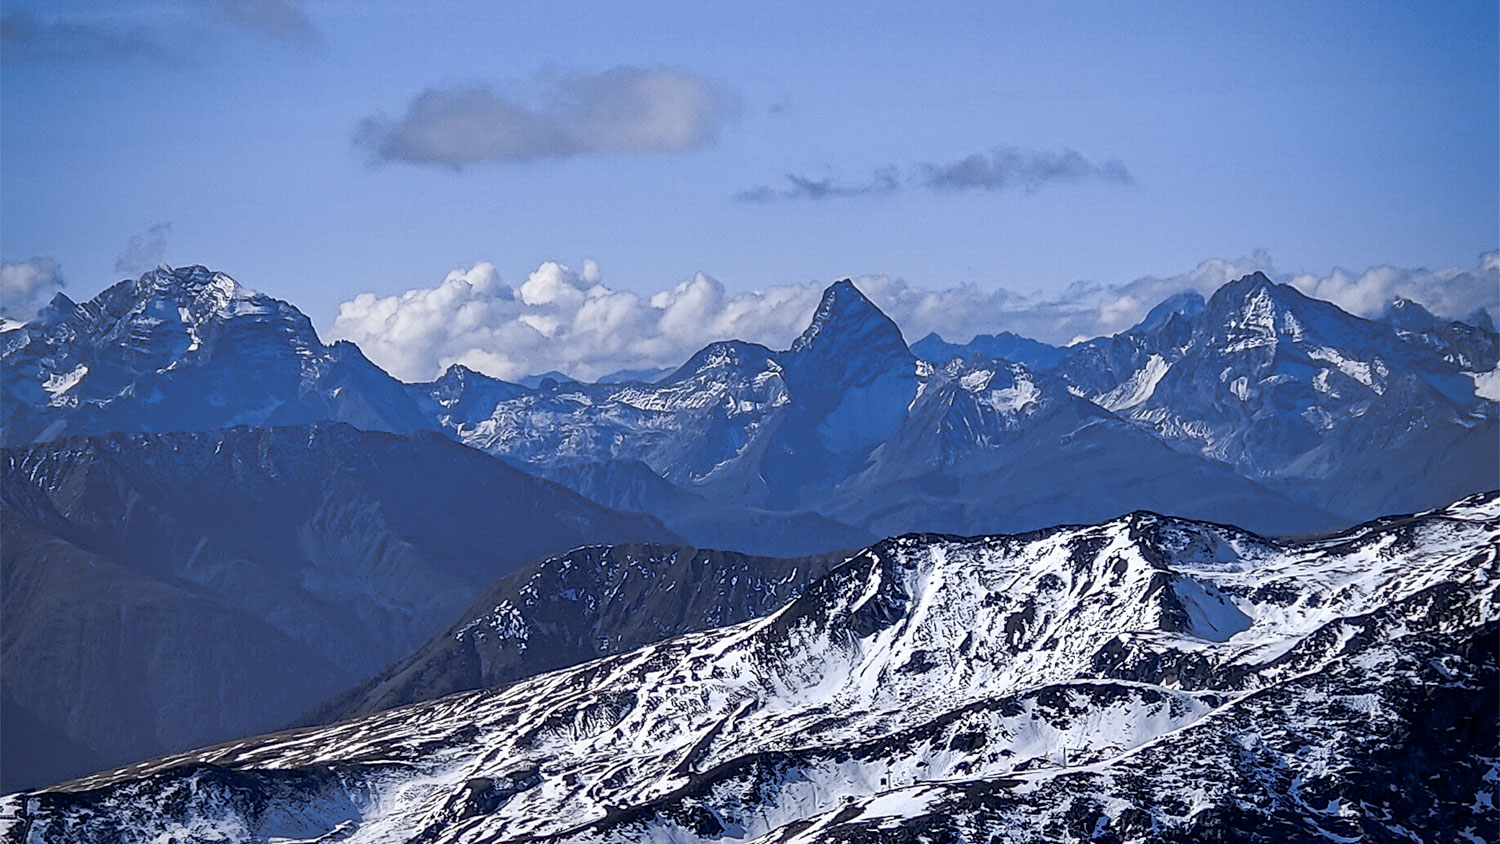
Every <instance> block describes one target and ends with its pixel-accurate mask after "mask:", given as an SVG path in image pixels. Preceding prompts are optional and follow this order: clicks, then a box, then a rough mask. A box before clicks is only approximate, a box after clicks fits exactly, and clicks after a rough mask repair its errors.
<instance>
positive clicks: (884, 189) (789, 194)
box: [734, 147, 1134, 202]
mask: <svg viewBox="0 0 1500 844" xmlns="http://www.w3.org/2000/svg"><path fill="white" fill-rule="evenodd" d="M786 179H787V181H788V182H789V184H788V185H786V186H784V187H780V188H777V187H772V186H770V185H761V186H759V187H755V188H751V189H750V190H745V191H741V192H739V193H737V194H735V195H734V198H735V199H737V200H739V201H741V202H781V201H786V200H797V199H811V200H818V199H839V198H848V197H864V196H884V195H888V194H892V193H896V192H897V191H900V190H903V189H905V188H908V187H914V188H922V189H925V190H930V191H935V192H946V193H952V192H960V191H1003V190H1021V191H1025V192H1027V193H1032V192H1034V191H1037V190H1040V189H1041V188H1043V187H1045V186H1047V185H1051V184H1063V183H1082V182H1099V183H1102V184H1116V185H1129V184H1132V183H1133V181H1134V180H1133V179H1132V178H1131V175H1130V170H1129V169H1127V168H1126V167H1125V164H1124V163H1123V162H1121V161H1118V160H1116V159H1106V160H1103V161H1099V162H1094V161H1090V160H1089V159H1087V158H1084V157H1083V156H1082V155H1080V154H1079V153H1078V152H1076V151H1074V150H1071V149H1064V150H1059V151H1051V152H1033V151H1027V150H1022V149H1017V148H1015V147H996V148H995V149H993V150H991V151H989V152H988V153H975V154H973V155H970V156H967V157H965V158H962V159H959V160H957V161H950V162H946V163H930V162H929V163H921V164H915V165H912V166H910V167H907V168H905V169H903V168H901V167H898V166H896V165H894V164H893V165H890V166H888V167H883V168H881V169H879V170H877V171H875V172H874V173H873V174H871V176H870V177H869V178H868V179H867V180H864V181H861V182H852V183H851V182H840V181H838V180H837V179H834V178H833V177H827V178H823V179H813V178H809V177H807V176H799V175H795V174H788V175H787V177H786Z"/></svg>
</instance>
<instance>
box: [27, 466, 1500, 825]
mask: <svg viewBox="0 0 1500 844" xmlns="http://www.w3.org/2000/svg"><path fill="white" fill-rule="evenodd" d="M1497 544H1500V496H1497V495H1495V494H1487V495H1482V496H1476V497H1473V498H1470V499H1467V500H1465V501H1462V502H1459V503H1457V504H1455V505H1453V506H1451V507H1448V508H1446V509H1444V510H1441V511H1436V512H1432V513H1427V514H1423V515H1421V516H1417V517H1403V518H1392V519H1387V520H1383V521H1380V522H1376V523H1372V524H1370V525H1366V526H1363V527H1360V528H1357V529H1355V530H1353V531H1350V532H1347V533H1345V534H1342V535H1339V536H1336V537H1332V538H1329V539H1324V540H1318V541H1313V542H1305V543H1298V544H1278V543H1273V542H1269V541H1266V540H1263V539H1260V538H1258V537H1256V536H1253V535H1250V534H1247V533H1243V532H1241V531H1238V530H1235V529H1233V528H1227V527H1220V526H1214V525H1208V524H1202V523H1193V522H1186V521H1180V520H1173V519H1166V518H1162V517H1159V516H1155V515H1151V514H1144V513H1138V514H1134V515H1131V516H1127V517H1124V518H1120V519H1116V520H1113V521H1110V522H1106V523H1103V524H1100V525H1095V526H1087V527H1062V528H1054V529H1049V530H1046V531H1041V532H1036V533H1032V534H1026V535H1018V536H994V537H984V538H977V539H957V538H950V537H941V536H907V537H902V538H899V539H892V540H887V541H885V542H882V543H879V544H877V545H875V546H873V547H871V548H869V549H867V550H865V551H863V552H861V553H859V554H857V555H855V556H853V557H851V558H850V559H849V560H848V561H847V562H846V563H845V564H843V565H842V566H839V567H838V568H836V569H834V570H833V571H831V572H830V573H829V574H828V575H827V576H825V577H823V578H822V579H820V580H818V581H816V582H814V583H813V584H812V585H811V586H809V587H808V588H807V590H806V591H804V592H803V593H802V594H801V595H800V596H799V597H797V598H796V599H794V600H793V601H791V602H790V603H788V604H786V605H785V606H784V607H782V608H781V609H780V610H778V611H776V612H775V613H773V614H771V615H769V616H767V617H765V618H763V619H759V620H755V621H750V622H746V623H744V624H739V625H736V626H732V627H725V628H720V629H717V630H711V631H706V632H702V633H694V634H688V635H684V636H680V637H677V638H674V639H671V640H668V641H665V642H661V643H658V644H655V645H651V646H648V647H645V648H642V649H639V650H636V651H633V652H631V653H628V654H623V655H620V656H615V657H609V658H606V659H601V660H597V661H595V662H591V663H587V664H585V665H582V666H578V667H576V668H571V669H565V670H562V671H557V672H553V673H550V674H545V675H542V676H539V677H534V678H531V679H528V680H523V681H520V682H518V683H515V684H512V685H509V686H505V687H501V688H498V689H495V690H491V691H483V692H473V693H464V694H459V695H454V696H451V697H447V698H443V699H441V700H437V701H432V702H428V703H423V704H417V705H414V706H411V707H406V708H402V709H397V710H392V711H389V712H386V713H381V714H378V715H374V716H369V717H365V718H362V719H359V720H355V721H350V722H345V723H343V724H339V725H335V726H332V727H326V728H318V729H312V730H304V731H296V732H289V733H282V734H276V735H271V736H265V737H261V738H256V739H249V740H246V741H242V742H236V743H233V744H230V745H225V746H221V747H218V748H212V749H209V750H204V751H198V752H194V753H190V754H184V755H180V756H176V757H170V758H166V759H162V760H157V761H154V762H150V763H144V764H141V765H137V766H134V767H132V768H129V769H124V770H121V771H118V772H114V773H110V774H104V775H99V776H96V777H92V778H89V779H87V780H83V781H78V782H75V783H72V784H69V785H67V786H65V787H60V788H58V789H53V790H50V791H46V792H39V793H30V794H21V795H14V796H12V797H10V798H7V799H6V800H5V801H4V804H3V809H0V817H3V823H4V825H5V826H4V828H5V835H6V837H7V840H13V841H25V840H36V841H101V840H175V841H209V840H263V841H345V842H375V841H431V842H437V841H444V842H447V841H452V842H479V841H485V842H495V841H500V842H504V841H579V842H582V841H674V842H698V841H760V842H792V841H869V840H890V841H908V840H931V841H993V840H1003V841H1057V840H1112V841H1126V840H1130V841H1139V840H1153V841H1154V840H1181V841H1213V840H1277V841H1284V840H1345V841H1347V840H1358V839H1359V838H1360V837H1361V836H1366V837H1369V838H1371V839H1372V840H1399V839H1402V838H1403V837H1407V836H1408V834H1409V837H1410V838H1412V839H1413V840H1424V841H1435V840H1453V841H1462V840H1483V837H1484V836H1486V835H1488V834H1489V832H1492V831H1493V830H1494V828H1495V825H1496V822H1497V820H1500V816H1497V814H1496V811H1495V808H1494V806H1495V804H1494V790H1495V787H1496V773H1495V772H1496V765H1497V761H1496V760H1495V759H1494V758H1492V756H1493V754H1494V752H1495V749H1494V743H1493V738H1494V724H1495V720H1494V714H1495V703H1496V699H1497V694H1496V693H1497V687H1496V665H1495V662H1496V658H1495V639H1496V622H1497V618H1500V612H1497V607H1496V603H1495V602H1496V598H1497V593H1500V571H1497ZM919 833H920V834H925V835H924V837H923V838H914V837H913V836H914V835H917V834H919ZM1466 835H1467V836H1469V838H1467V839H1466V838H1465V836H1466Z"/></svg>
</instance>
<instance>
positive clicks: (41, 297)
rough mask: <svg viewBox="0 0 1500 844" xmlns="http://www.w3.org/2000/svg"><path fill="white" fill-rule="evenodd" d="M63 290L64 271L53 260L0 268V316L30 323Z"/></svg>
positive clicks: (29, 260) (47, 259) (43, 259)
mask: <svg viewBox="0 0 1500 844" xmlns="http://www.w3.org/2000/svg"><path fill="white" fill-rule="evenodd" d="M62 288H63V277H62V272H61V268H60V267H59V266H58V264H57V262H56V261H54V260H52V259H51V258H41V257H38V258H28V259H26V260H25V261H15V262H10V263H5V264H0V315H3V316H8V317H12V318H14V319H29V318H30V317H31V316H32V315H33V314H35V313H36V312H37V309H38V308H40V307H41V306H42V305H44V304H46V302H47V300H48V299H49V298H51V296H52V294H54V293H56V292H57V291H59V290H61V289H62Z"/></svg>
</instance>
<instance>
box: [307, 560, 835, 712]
mask: <svg viewBox="0 0 1500 844" xmlns="http://www.w3.org/2000/svg"><path fill="white" fill-rule="evenodd" d="M842 559H843V558H842V557H837V556H820V557H804V558H799V559H783V558H777V557H752V556H747V555H745V554H737V553H734V552H732V551H713V550H709V549H701V548H688V547H684V546H677V545H656V544H639V543H631V544H624V545H601V546H589V547H585V548H577V549H574V550H573V551H569V552H568V553H566V554H563V555H561V556H558V557H552V558H549V559H546V560H541V561H539V562H537V563H535V564H533V565H530V566H527V567H526V568H523V569H521V570H520V571H517V572H515V573H513V574H510V575H507V576H505V577H503V578H501V579H500V580H499V581H497V582H495V583H494V584H493V585H491V586H490V587H489V588H487V589H486V590H485V591H484V593H483V594H481V595H480V596H479V597H478V598H476V599H475V601H474V603H473V605H472V606H471V607H470V608H469V609H468V610H467V611H465V612H464V613H462V614H461V615H460V616H459V620H458V621H457V622H456V623H454V624H453V625H452V626H451V627H449V628H448V630H446V631H445V632H443V633H441V634H439V635H437V636H435V637H433V639H432V640H431V641H429V642H428V643H427V644H426V645H424V646H423V647H422V648H421V649H419V650H418V651H417V652H416V653H414V654H412V655H411V656H409V657H407V658H406V659H403V660H401V661H400V662H398V663H396V664H394V665H392V666H391V667H390V668H387V669H386V670H384V671H382V672H380V673H379V674H377V675H376V676H374V677H372V678H371V679H369V680H367V681H365V682H363V683H361V684H359V685H358V686H356V687H354V688H353V689H350V690H348V691H346V692H344V693H342V694H340V695H339V696H338V697H337V698H335V699H334V700H331V701H329V702H328V703H327V704H325V705H323V706H321V707H319V708H318V709H317V710H315V711H314V712H313V713H312V715H310V716H309V717H308V718H306V719H304V720H305V722H306V723H309V724H326V723H331V722H333V721H338V720H342V719H345V718H350V717H354V716H357V715H368V714H371V713H374V712H379V711H381V710H384V709H391V708H393V707H397V706H403V705H405V704H409V703H418V702H420V701H424V700H432V699H434V698H439V697H443V696H445V695H449V694H453V693H454V692H460V691H469V690H472V689H483V688H489V687H492V686H500V685H504V684H506V683H511V682H514V681H516V680H520V679H523V678H526V677H531V676H534V675H537V674H544V673H546V672H548V671H551V670H554V669H558V668H565V667H567V666H570V665H578V664H580V663H584V662H588V661H589V660H592V659H597V658H599V657H603V656H610V655H612V654H617V653H623V652H625V651H632V650H635V649H636V648H639V647H641V646H643V645H649V644H651V643H653V642H659V641H662V640H663V639H669V638H671V637H673V636H676V635H679V634H681V633H691V632H695V631H698V630H708V629H711V628H715V627H723V626H725V625H729V624H737V623H739V622H741V621H746V620H748V619H751V618H755V617H757V616H761V615H765V614H767V613H769V612H771V611H772V610H774V609H777V608H778V607H780V606H781V605H782V604H783V603H785V602H786V601H787V600H789V599H791V598H793V597H795V596H796V595H798V594H800V593H801V591H802V589H803V588H804V587H805V586H806V585H807V584H808V583H811V582H812V581H813V580H816V579H817V578H818V577H821V576H822V575H823V574H825V573H827V571H828V569H830V568H831V567H832V566H833V565H834V564H836V563H838V562H840V561H841V560H842Z"/></svg>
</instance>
